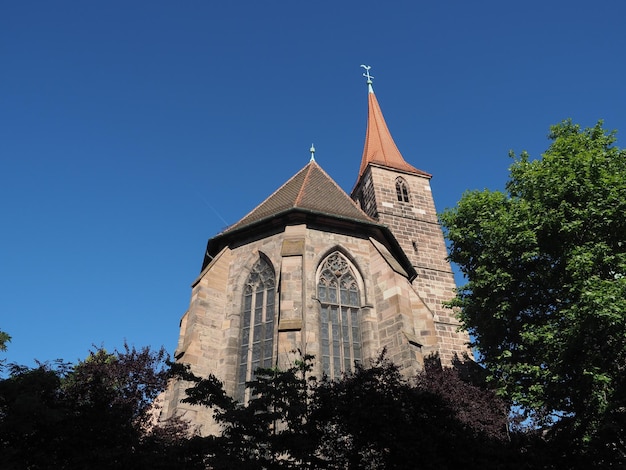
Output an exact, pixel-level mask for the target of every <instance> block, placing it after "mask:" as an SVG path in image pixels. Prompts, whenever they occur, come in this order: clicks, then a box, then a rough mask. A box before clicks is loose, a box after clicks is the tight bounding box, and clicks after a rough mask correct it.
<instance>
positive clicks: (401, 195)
mask: <svg viewBox="0 0 626 470" xmlns="http://www.w3.org/2000/svg"><path fill="white" fill-rule="evenodd" d="M396 195H397V196H398V201H400V202H409V185H408V184H406V181H404V178H397V179H396Z"/></svg>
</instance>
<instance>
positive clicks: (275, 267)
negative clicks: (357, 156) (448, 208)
mask: <svg viewBox="0 0 626 470" xmlns="http://www.w3.org/2000/svg"><path fill="white" fill-rule="evenodd" d="M367 70H369V69H367ZM364 75H365V76H366V77H367V86H368V120H367V133H366V138H365V147H364V150H363V156H362V158H361V165H360V168H359V173H358V175H357V180H356V184H355V186H354V188H353V189H352V192H351V194H350V195H348V194H347V193H346V192H344V190H343V189H341V188H340V187H339V186H338V185H337V183H335V181H333V179H332V178H331V177H330V176H329V175H328V174H327V173H326V172H325V171H324V170H323V169H322V168H321V167H320V165H318V163H316V161H315V159H314V153H313V152H314V149H313V148H312V149H311V152H312V154H311V161H310V162H309V163H308V164H307V165H306V166H305V167H304V168H302V169H301V170H300V171H299V172H297V173H296V174H295V175H293V176H292V177H291V178H290V179H289V180H287V181H286V182H285V183H284V184H283V185H282V186H281V187H280V188H278V189H277V190H276V191H275V192H274V193H273V194H271V195H270V196H269V197H268V198H267V199H265V200H264V201H263V202H261V204H259V205H258V206H257V207H256V208H254V209H253V210H252V211H251V212H250V213H248V214H247V215H246V216H245V217H243V218H242V219H241V220H240V221H239V222H237V223H235V224H234V225H232V226H230V227H228V228H227V229H226V230H224V231H223V232H221V233H219V234H217V235H215V236H214V237H213V238H211V239H210V240H209V241H208V245H207V249H206V253H205V256H204V262H203V265H202V271H201V273H200V275H199V276H198V278H197V279H196V280H195V281H194V282H193V284H192V293H191V302H190V305H189V309H188V310H187V312H186V313H185V314H184V315H183V317H182V319H181V322H180V338H179V341H178V347H177V350H176V352H175V358H176V360H177V361H178V362H182V363H186V364H190V365H191V368H192V370H193V372H194V373H195V374H196V375H200V376H206V375H208V374H210V373H212V374H214V375H216V376H217V377H218V378H219V379H220V380H222V381H223V383H224V385H225V388H226V391H227V393H229V394H230V395H231V396H235V397H237V398H238V399H240V400H245V399H246V398H247V397H246V393H247V392H246V389H245V382H246V381H248V380H250V379H251V378H252V377H253V374H254V371H255V369H256V368H257V367H259V366H262V367H270V366H278V367H282V368H285V367H288V366H289V365H291V364H293V361H294V360H295V359H297V357H298V355H297V353H295V352H294V351H298V350H299V351H300V352H301V353H302V354H312V355H314V356H315V361H314V364H315V369H314V375H316V376H317V377H321V376H322V374H327V375H328V376H330V377H340V375H341V373H342V371H348V370H351V369H353V367H354V363H355V362H361V363H364V364H367V363H368V361H369V359H372V358H376V357H377V356H378V355H379V354H380V352H381V351H382V350H383V348H386V350H387V357H388V358H389V359H391V360H392V361H393V362H394V363H396V364H398V365H399V366H400V367H401V369H402V371H403V373H404V374H405V375H407V376H410V375H413V374H415V373H417V372H418V371H419V370H421V368H422V365H423V360H424V357H425V356H427V355H429V354H431V353H438V354H439V355H440V357H441V359H442V361H443V363H444V364H445V363H449V362H450V361H451V360H452V358H453V357H454V355H455V354H459V355H462V354H464V353H467V352H469V351H468V348H467V342H468V337H467V334H465V333H463V332H458V331H457V326H458V323H457V321H456V319H455V318H454V315H453V313H452V311H451V310H449V309H446V308H444V307H443V306H442V302H443V301H445V300H448V299H450V298H451V297H452V296H453V295H454V292H453V290H454V288H455V283H454V278H453V274H452V270H451V268H450V264H449V263H448V261H447V260H446V254H447V253H446V247H445V242H444V238H443V234H442V231H441V228H440V226H439V224H438V221H437V216H436V212H435V205H434V201H433V196H432V194H431V189H430V179H431V175H430V174H428V173H426V172H424V171H422V170H418V169H417V168H415V167H413V166H412V165H410V164H409V163H407V162H406V161H405V160H404V158H403V156H402V154H401V153H400V151H399V150H398V148H397V147H396V145H395V143H394V141H393V138H392V137H391V133H390V132H389V129H388V128H387V125H386V123H385V119H384V117H383V114H382V112H381V109H380V106H379V104H378V101H377V99H376V95H375V94H374V91H373V88H372V82H371V77H370V76H369V71H368V73H367V74H364ZM355 163H356V162H355ZM355 166H356V165H355ZM185 387H186V384H184V383H173V384H171V387H170V389H168V391H167V392H166V394H165V398H164V403H163V410H162V417H168V416H171V415H173V414H178V415H182V416H183V417H184V418H186V419H189V420H190V421H191V422H192V423H194V424H197V425H199V426H200V427H201V429H202V432H204V433H207V432H215V431H216V430H215V429H212V427H213V425H212V424H211V423H212V419H211V411H210V410H208V409H206V408H203V407H197V406H190V405H185V404H182V403H180V400H181V399H182V398H184V388H185Z"/></svg>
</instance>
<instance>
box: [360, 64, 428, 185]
mask: <svg viewBox="0 0 626 470" xmlns="http://www.w3.org/2000/svg"><path fill="white" fill-rule="evenodd" d="M361 67H363V68H364V69H365V73H364V74H363V76H364V77H366V78H367V89H368V93H367V102H368V111H367V133H366V135H365V147H364V148H363V157H362V158H361V168H360V169H359V178H361V176H363V173H364V172H365V169H366V168H367V165H369V164H370V163H376V164H379V165H383V166H386V167H389V168H394V169H397V170H402V171H406V172H409V173H416V174H419V175H424V176H431V175H429V174H428V173H426V172H423V171H421V170H418V169H417V168H415V167H413V166H411V165H409V164H408V163H407V162H405V161H404V158H403V157H402V154H401V153H400V151H399V150H398V147H396V143H395V142H394V141H393V137H391V133H390V132H389V129H388V128H387V123H386V122H385V118H384V117H383V113H382V111H381V109H380V105H379V104H378V100H377V99H376V95H375V94H374V88H373V87H372V79H373V78H374V77H372V76H371V75H370V72H369V71H370V68H371V67H369V66H367V65H361Z"/></svg>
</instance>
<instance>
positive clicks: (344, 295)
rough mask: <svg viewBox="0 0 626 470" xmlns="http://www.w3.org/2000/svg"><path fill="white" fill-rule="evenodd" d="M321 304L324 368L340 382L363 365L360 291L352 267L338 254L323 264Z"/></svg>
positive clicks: (320, 283)
mask: <svg viewBox="0 0 626 470" xmlns="http://www.w3.org/2000/svg"><path fill="white" fill-rule="evenodd" d="M317 297H318V299H319V301H320V305H321V311H320V323H321V332H320V345H321V356H322V368H323V371H324V373H325V374H326V375H328V376H329V377H331V378H337V377H339V376H340V374H341V372H342V371H343V372H346V371H350V370H352V369H353V367H354V364H355V362H360V361H361V330H360V326H359V304H360V302H359V299H360V296H359V287H358V284H357V281H356V278H355V275H354V273H353V272H352V269H351V268H350V265H349V264H348V262H347V261H346V259H345V258H344V257H343V256H342V255H341V254H340V253H339V252H334V253H332V254H331V255H330V256H328V258H326V260H325V261H324V263H323V264H322V267H321V270H320V275H319V280H318V284H317Z"/></svg>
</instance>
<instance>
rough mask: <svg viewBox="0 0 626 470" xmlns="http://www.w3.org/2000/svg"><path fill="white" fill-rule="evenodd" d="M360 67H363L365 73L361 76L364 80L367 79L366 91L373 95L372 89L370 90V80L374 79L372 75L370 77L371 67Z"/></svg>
mask: <svg viewBox="0 0 626 470" xmlns="http://www.w3.org/2000/svg"><path fill="white" fill-rule="evenodd" d="M361 67H363V68H364V69H365V73H364V74H363V76H364V77H365V78H367V88H368V91H369V92H370V93H374V89H373V88H372V79H373V78H374V77H373V76H372V75H370V69H371V68H372V67H371V66H369V65H363V64H361Z"/></svg>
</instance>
